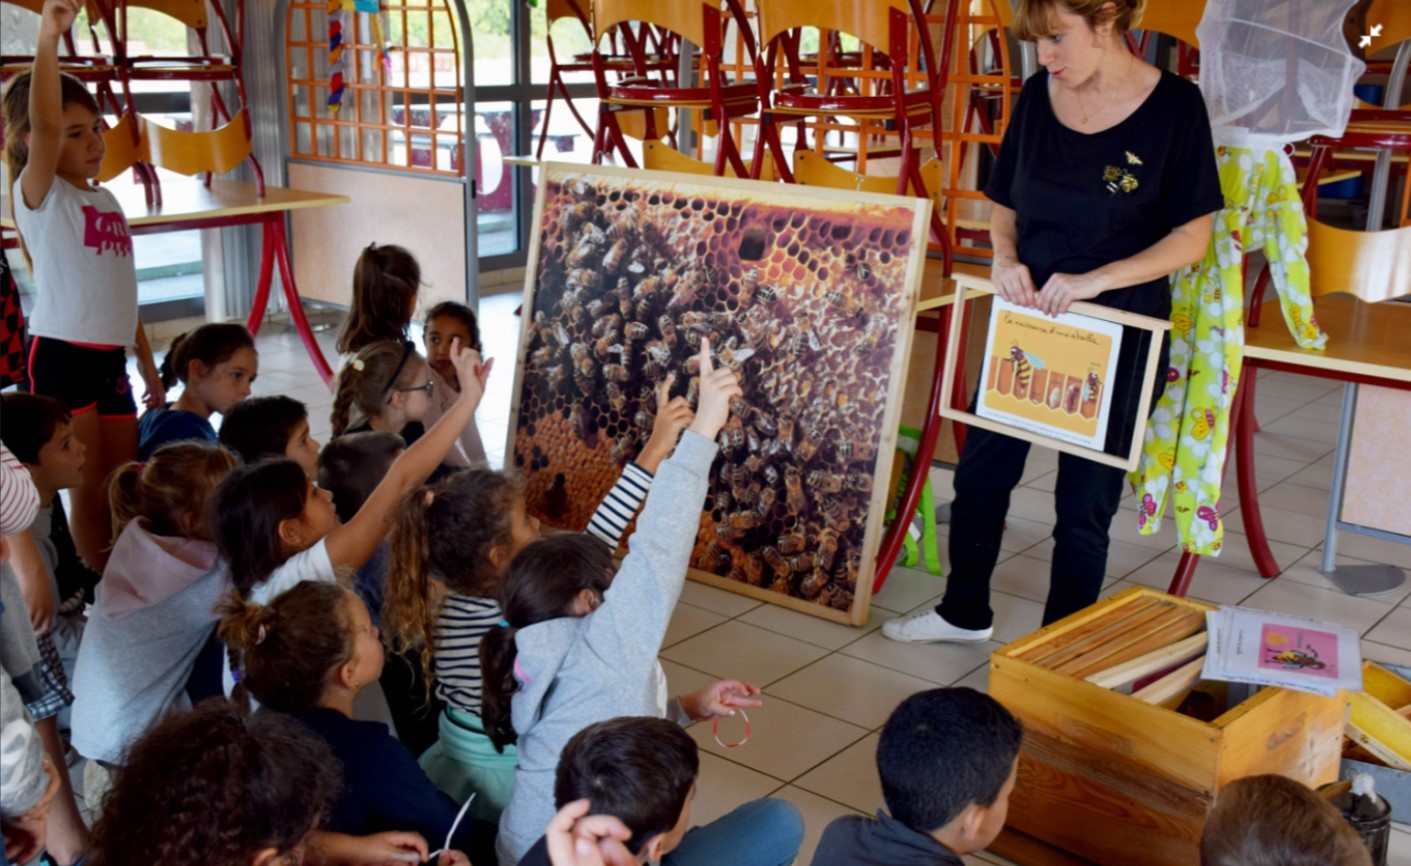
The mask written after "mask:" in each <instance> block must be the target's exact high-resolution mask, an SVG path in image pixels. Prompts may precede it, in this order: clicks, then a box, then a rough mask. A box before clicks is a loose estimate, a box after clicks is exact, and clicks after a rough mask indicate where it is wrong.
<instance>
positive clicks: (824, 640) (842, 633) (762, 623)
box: [739, 604, 891, 650]
mask: <svg viewBox="0 0 1411 866" xmlns="http://www.w3.org/2000/svg"><path fill="white" fill-rule="evenodd" d="M739 619H740V622H747V623H749V624H750V625H755V626H759V627H760V628H763V629H768V630H769V631H773V632H778V633H779V634H782V635H787V636H788V637H792V638H796V639H798V640H801V641H803V642H805V643H811V644H813V645H814V646H820V647H823V648H824V649H829V650H835V649H838V648H839V647H843V646H846V645H848V644H850V643H852V642H853V641H855V640H858V639H860V638H862V637H863V636H864V635H866V634H868V633H869V632H872V631H874V630H876V629H878V628H881V627H882V623H883V621H885V620H888V619H891V614H890V613H888V612H885V611H883V610H882V609H881V608H878V607H875V606H874V607H872V608H871V609H870V610H869V611H868V616H867V622H866V623H865V624H863V625H861V626H850V625H841V624H839V623H836V622H829V621H828V620H826V619H820V618H818V617H816V616H809V615H808V614H806V613H799V612H798V611H796V610H789V609H788V608H784V607H779V606H778V605H774V604H762V605H760V606H759V607H757V608H755V609H754V610H752V611H750V612H748V613H745V614H743V615H741V616H740V617H739Z"/></svg>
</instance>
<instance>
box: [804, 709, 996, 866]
mask: <svg viewBox="0 0 1411 866" xmlns="http://www.w3.org/2000/svg"><path fill="white" fill-rule="evenodd" d="M1023 737H1024V729H1023V727H1022V726H1021V725H1020V724H1019V721H1018V720H1017V719H1015V718H1014V716H1012V715H1010V713H1009V711H1008V710H1006V709H1005V708H1004V707H1002V706H1000V704H999V702H998V701H996V700H995V699H994V698H991V697H990V696H989V695H985V694H981V693H980V692H977V691H975V690H974V689H967V688H951V689H931V690H930V691H925V692H918V693H917V694H914V695H912V696H911V697H909V698H907V699H906V700H905V701H902V703H901V705H900V706H898V707H897V708H896V709H895V710H893V711H892V715H891V717H890V718H888V719H887V724H886V726H885V727H883V728H882V737H881V739H880V740H879V741H878V743H877V771H878V773H879V774H880V775H881V777H882V796H883V798H884V799H885V800H886V801H887V810H888V812H890V813H891V814H888V813H887V812H878V813H877V817H876V818H863V817H859V816H852V815H848V816H844V817H842V818H837V819H835V820H834V821H833V822H832V823H831V824H829V825H828V828H827V829H826V830H824V831H823V837H822V838H821V839H819V840H818V849H817V851H816V852H815V854H814V856H813V866H872V864H876V866H907V864H915V866H922V864H925V866H961V864H962V862H963V861H962V860H961V858H962V857H964V856H965V855H967V854H973V853H975V852H976V851H980V850H983V849H984V848H985V846H987V845H989V844H990V843H991V842H993V841H994V840H995V837H996V836H998V835H999V831H1000V830H1002V829H1003V828H1004V820H1005V817H1006V816H1007V815H1008V813H1009V795H1010V793H1011V792H1012V791H1013V790H1014V780H1015V777H1016V775H1017V774H1018V769H1019V744H1020V742H1021V741H1022V740H1023Z"/></svg>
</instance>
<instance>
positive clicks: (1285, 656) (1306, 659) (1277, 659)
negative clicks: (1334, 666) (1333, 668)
mask: <svg viewBox="0 0 1411 866" xmlns="http://www.w3.org/2000/svg"><path fill="white" fill-rule="evenodd" d="M1269 661H1271V662H1273V663H1275V664H1278V665H1283V666H1284V667H1286V668H1294V669H1297V670H1306V669H1310V668H1311V669H1312V670H1315V671H1320V670H1323V669H1324V668H1326V667H1327V666H1328V665H1327V663H1326V662H1324V661H1321V660H1320V659H1319V658H1318V650H1317V649H1316V648H1314V647H1309V648H1308V652H1306V653H1305V652H1301V651H1299V650H1296V649H1286V650H1284V651H1283V652H1278V653H1274V654H1272V655H1270V656H1269Z"/></svg>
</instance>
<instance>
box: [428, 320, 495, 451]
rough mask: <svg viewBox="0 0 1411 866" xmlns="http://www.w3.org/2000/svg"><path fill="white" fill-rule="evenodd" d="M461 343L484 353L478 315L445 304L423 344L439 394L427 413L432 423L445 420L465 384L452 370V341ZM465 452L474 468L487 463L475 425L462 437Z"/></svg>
mask: <svg viewBox="0 0 1411 866" xmlns="http://www.w3.org/2000/svg"><path fill="white" fill-rule="evenodd" d="M456 339H459V340H460V341H461V345H462V346H471V347H474V348H475V349H476V351H479V352H481V353H482V354H483V353H484V351H485V350H484V349H482V348H481V346H480V323H479V321H477V320H476V318H475V311H474V310H472V309H471V308H470V307H467V306H466V305H465V304H458V303H456V302H455V301H442V302H441V303H439V304H437V305H436V306H434V307H432V308H431V310H430V311H429V312H427V314H426V328H425V330H423V331H422V343H424V344H425V345H426V363H427V364H428V365H430V367H431V374H432V376H434V377H435V379H436V392H435V393H433V394H432V395H431V409H430V411H429V412H428V413H427V418H428V419H429V421H428V423H430V422H431V421H434V420H435V419H437V418H439V417H441V414H442V413H444V412H445V411H446V410H447V409H449V408H450V406H451V403H453V402H455V399H456V395H457V394H459V393H460V391H461V383H460V381H459V380H458V379H456V371H455V368H453V367H452V366H451V354H450V353H451V341H452V340H456ZM460 448H461V452H462V453H463V454H464V456H465V459H466V462H467V463H468V464H469V465H471V466H478V465H482V464H484V463H485V445H484V443H483V442H481V440H480V431H479V429H477V428H476V426H475V425H474V424H471V425H469V426H467V427H466V428H465V432H464V433H462V434H461V441H460Z"/></svg>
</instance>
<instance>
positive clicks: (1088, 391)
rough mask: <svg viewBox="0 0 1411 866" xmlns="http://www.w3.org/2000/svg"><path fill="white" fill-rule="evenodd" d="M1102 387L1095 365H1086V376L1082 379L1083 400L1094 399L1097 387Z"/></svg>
mask: <svg viewBox="0 0 1411 866" xmlns="http://www.w3.org/2000/svg"><path fill="white" fill-rule="evenodd" d="M1101 387H1102V379H1101V378H1100V377H1099V376H1098V375H1097V367H1096V365H1092V366H1089V367H1088V377H1087V378H1086V379H1084V380H1083V402H1084V403H1086V402H1088V401H1089V400H1096V399H1097V395H1098V389H1099V388H1101Z"/></svg>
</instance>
